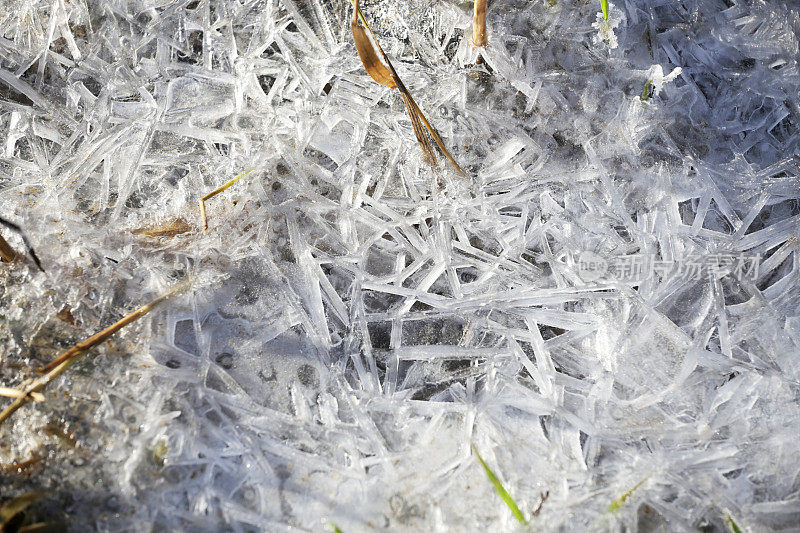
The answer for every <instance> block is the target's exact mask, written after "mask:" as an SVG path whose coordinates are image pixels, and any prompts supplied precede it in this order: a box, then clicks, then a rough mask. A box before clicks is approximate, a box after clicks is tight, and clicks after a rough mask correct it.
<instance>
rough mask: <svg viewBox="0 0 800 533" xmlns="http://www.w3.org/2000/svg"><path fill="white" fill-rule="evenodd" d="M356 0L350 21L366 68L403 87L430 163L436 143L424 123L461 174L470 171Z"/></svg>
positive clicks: (402, 93) (433, 160)
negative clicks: (412, 90) (408, 85)
mask: <svg viewBox="0 0 800 533" xmlns="http://www.w3.org/2000/svg"><path fill="white" fill-rule="evenodd" d="M352 1H353V6H354V9H353V19H352V21H351V22H350V29H351V30H352V32H353V40H354V41H355V43H356V50H357V51H358V57H359V58H361V64H362V65H364V69H366V71H367V73H368V74H369V75H370V77H371V78H372V79H373V80H375V81H376V82H377V83H379V84H381V85H384V86H386V87H389V88H391V89H394V88H397V90H399V91H400V96H401V97H402V98H403V103H404V104H405V106H406V112H407V113H408V116H409V118H411V126H412V127H413V128H414V135H415V136H416V138H417V142H419V146H420V148H421V149H422V152H423V154H424V158H425V160H426V161H427V162H428V163H429V164H430V165H432V166H436V155H435V153H434V151H433V147H432V146H431V142H430V140H429V139H428V136H427V135H426V134H425V129H423V125H424V126H425V128H426V129H427V130H428V132H429V133H430V135H431V137H433V140H434V141H435V142H436V145H437V146H438V147H439V149H440V150H441V151H442V153H443V154H444V156H445V157H446V158H447V160H448V161H449V162H450V164H451V165H453V167H454V168H455V169H456V171H458V173H459V174H461V175H462V176H466V175H467V174H466V172H464V170H463V169H462V168H461V166H460V165H459V164H458V163H456V160H455V159H454V158H453V156H452V154H451V153H450V151H449V150H448V149H447V148H446V147H445V145H444V141H442V138H441V137H440V136H439V133H438V132H437V131H436V129H435V128H434V127H433V126H431V123H430V122H428V119H427V117H426V116H425V114H424V113H423V112H422V110H421V109H420V108H419V106H418V105H417V103H416V102H415V101H414V98H413V97H412V96H411V93H410V92H409V90H408V89H407V88H406V86H405V84H404V83H403V81H402V80H401V79H400V76H399V75H398V74H397V71H396V70H395V69H394V66H393V65H392V62H391V61H389V57H388V56H387V55H386V53H385V52H384V51H383V48H381V45H380V44H379V43H378V40H377V39H376V38H375V33H373V31H372V28H371V27H370V26H369V23H368V22H367V20H366V19H365V18H364V14H363V13H361V8H360V7H359V3H360V0H352ZM359 18H360V19H361V22H363V23H364V27H363V28H362V27H361V26H359V25H358V19H359Z"/></svg>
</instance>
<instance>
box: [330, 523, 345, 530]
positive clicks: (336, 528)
mask: <svg viewBox="0 0 800 533" xmlns="http://www.w3.org/2000/svg"><path fill="white" fill-rule="evenodd" d="M328 525H329V526H330V527H331V528H333V533H344V532H343V531H342V530H341V529H339V526H337V525H336V524H334V523H333V522H328Z"/></svg>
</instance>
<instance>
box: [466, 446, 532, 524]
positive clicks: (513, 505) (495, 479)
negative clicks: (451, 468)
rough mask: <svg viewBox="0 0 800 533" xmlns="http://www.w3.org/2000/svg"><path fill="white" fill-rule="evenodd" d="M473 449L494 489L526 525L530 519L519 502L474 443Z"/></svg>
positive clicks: (520, 521) (515, 515)
mask: <svg viewBox="0 0 800 533" xmlns="http://www.w3.org/2000/svg"><path fill="white" fill-rule="evenodd" d="M472 451H474V452H475V455H476V456H477V457H478V461H480V462H481V465H482V466H483V470H484V471H485V472H486V477H488V478H489V481H491V482H492V485H494V490H496V491H497V494H498V495H499V496H500V499H501V500H503V501H504V502H505V503H506V505H507V506H508V508H509V509H511V513H512V514H513V515H514V518H516V519H517V520H518V521H519V523H520V524H523V525H526V524H527V523H528V521H527V520H525V515H523V514H522V511H520V510H519V507H517V502H515V501H514V498H512V497H511V495H510V494H509V493H508V491H507V490H506V489H505V487H503V484H502V483H501V482H500V480H499V479H498V477H497V476H496V475H495V474H494V472H492V469H491V468H489V465H487V464H486V461H484V460H483V457H481V454H480V453H478V448H476V447H475V445H474V444H473V445H472Z"/></svg>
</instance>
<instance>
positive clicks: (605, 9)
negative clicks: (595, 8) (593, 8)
mask: <svg viewBox="0 0 800 533" xmlns="http://www.w3.org/2000/svg"><path fill="white" fill-rule="evenodd" d="M600 7H601V8H603V19H604V20H605V21H606V22H608V0H600Z"/></svg>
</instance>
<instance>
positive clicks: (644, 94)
mask: <svg viewBox="0 0 800 533" xmlns="http://www.w3.org/2000/svg"><path fill="white" fill-rule="evenodd" d="M652 82H653V80H651V79H649V78H648V80H647V81H646V82H645V84H644V89H642V101H643V102H646V101H648V100H649V99H650V85H651V84H652Z"/></svg>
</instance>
